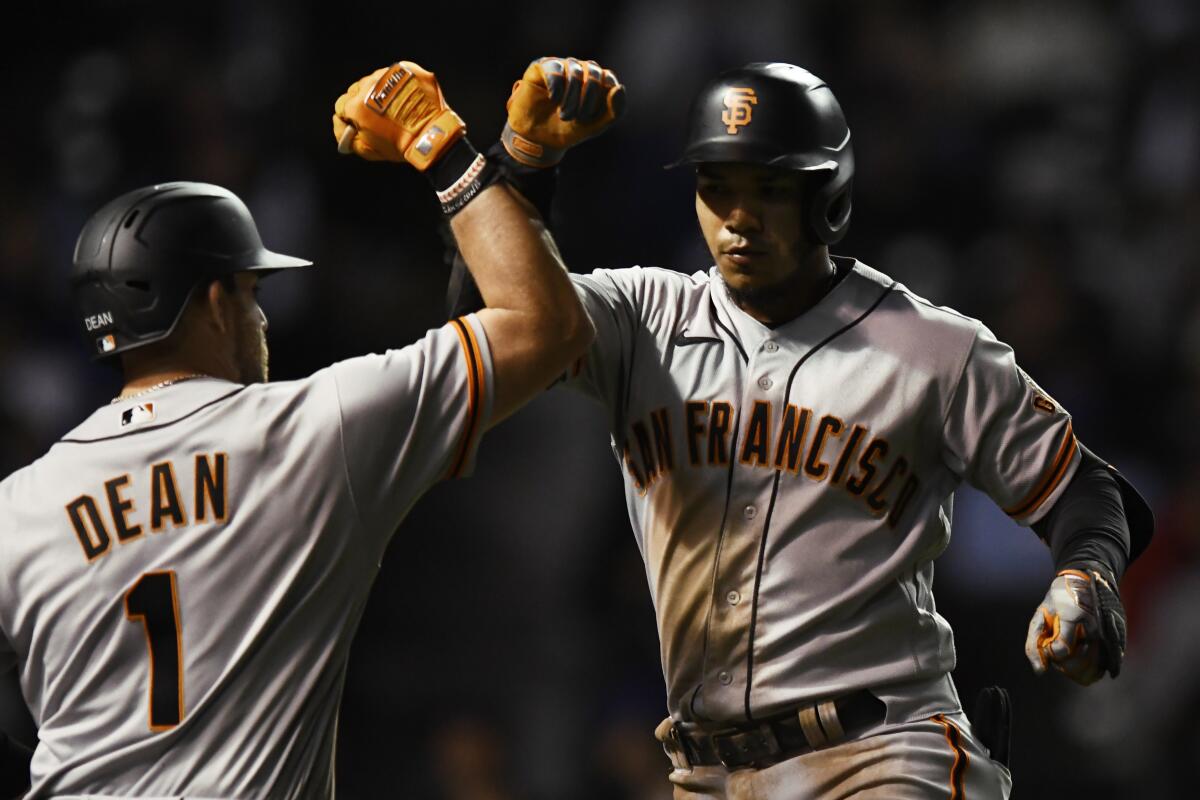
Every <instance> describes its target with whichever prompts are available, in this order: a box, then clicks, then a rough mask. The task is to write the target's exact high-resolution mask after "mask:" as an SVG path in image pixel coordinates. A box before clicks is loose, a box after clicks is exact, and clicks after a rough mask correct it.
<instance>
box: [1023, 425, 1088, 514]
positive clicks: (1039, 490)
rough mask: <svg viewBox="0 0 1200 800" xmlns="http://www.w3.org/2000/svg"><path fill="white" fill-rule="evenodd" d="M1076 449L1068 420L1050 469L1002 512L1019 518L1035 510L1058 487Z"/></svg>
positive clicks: (1077, 444)
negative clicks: (1026, 492) (1037, 482)
mask: <svg viewBox="0 0 1200 800" xmlns="http://www.w3.org/2000/svg"><path fill="white" fill-rule="evenodd" d="M1078 449H1079V442H1078V441H1076V439H1075V433H1074V432H1073V431H1072V430H1071V422H1070V421H1069V420H1068V421H1067V430H1066V432H1065V433H1064V434H1063V440H1062V444H1060V445H1059V446H1058V454H1057V455H1056V456H1055V457H1054V463H1053V464H1051V465H1050V469H1048V470H1047V471H1046V475H1045V477H1044V478H1043V479H1042V481H1041V482H1040V483H1039V484H1037V486H1035V487H1034V489H1033V491H1031V492H1030V493H1029V494H1028V495H1026V496H1025V498H1024V499H1023V500H1021V502H1019V503H1017V504H1016V505H1015V506H1011V507H1009V508H1006V509H1004V513H1005V514H1008V515H1009V516H1010V517H1014V518H1020V517H1024V516H1027V515H1029V514H1032V513H1033V512H1034V511H1036V510H1037V509H1038V508H1039V507H1040V506H1041V505H1042V503H1044V502H1046V498H1047V497H1049V496H1050V495H1052V494H1053V493H1054V490H1055V489H1057V488H1058V484H1059V483H1060V482H1061V481H1062V479H1063V476H1064V475H1066V474H1067V467H1069V466H1071V461H1073V460H1074V458H1075V451H1076V450H1078Z"/></svg>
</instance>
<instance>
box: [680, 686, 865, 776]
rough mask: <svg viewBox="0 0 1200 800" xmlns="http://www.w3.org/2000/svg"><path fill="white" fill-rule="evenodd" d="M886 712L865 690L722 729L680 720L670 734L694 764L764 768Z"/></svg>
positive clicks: (833, 740)
mask: <svg viewBox="0 0 1200 800" xmlns="http://www.w3.org/2000/svg"><path fill="white" fill-rule="evenodd" d="M886 713H887V706H886V705H884V703H883V701H882V700H880V699H879V698H878V697H876V696H875V695H873V694H871V693H870V692H868V691H866V690H865V689H864V690H861V691H858V692H854V693H853V694H848V695H845V696H844V697H839V698H837V699H836V700H827V701H825V702H822V703H816V704H813V705H804V706H797V707H795V708H792V709H789V710H788V711H785V712H782V713H780V714H776V715H774V716H771V717H768V718H766V719H763V720H758V721H756V722H746V723H742V724H739V725H732V726H728V727H723V728H716V729H705V728H703V727H700V726H698V725H696V724H695V723H683V724H682V725H680V724H679V723H676V724H675V725H674V726H673V730H672V732H671V734H670V737H671V738H672V739H674V740H675V743H677V744H678V746H679V747H680V749H682V750H683V754H684V755H685V756H686V757H687V760H688V762H689V763H690V764H692V765H693V766H716V765H718V764H719V765H721V766H724V767H725V768H726V769H739V768H742V767H764V766H768V765H770V764H775V763H778V762H780V761H785V760H787V759H789V758H794V757H795V756H798V755H803V754H804V753H808V752H811V751H813V750H819V749H821V748H823V747H830V746H832V745H835V744H838V743H839V742H842V741H845V740H846V739H850V738H853V737H854V736H856V735H857V734H859V733H861V732H863V731H865V730H866V729H868V728H870V727H872V726H873V725H876V724H878V723H880V722H883V719H884V716H885V715H886Z"/></svg>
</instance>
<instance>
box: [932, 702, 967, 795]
mask: <svg viewBox="0 0 1200 800" xmlns="http://www.w3.org/2000/svg"><path fill="white" fill-rule="evenodd" d="M933 721H934V722H936V723H937V724H939V725H941V726H942V729H943V730H944V731H945V734H946V741H947V742H948V743H949V744H950V749H951V750H953V751H954V763H953V764H952V765H951V766H950V800H965V798H966V796H967V795H966V789H965V788H964V787H963V783H964V778H965V776H966V772H967V764H968V762H969V761H970V756H968V755H967V751H966V750H964V749H963V746H962V732H961V731H959V729H958V727H957V726H956V725H955V724H954V723H953V722H951V721H950V720H948V719H946V716H945V715H944V714H936V715H935V716H934V717H933Z"/></svg>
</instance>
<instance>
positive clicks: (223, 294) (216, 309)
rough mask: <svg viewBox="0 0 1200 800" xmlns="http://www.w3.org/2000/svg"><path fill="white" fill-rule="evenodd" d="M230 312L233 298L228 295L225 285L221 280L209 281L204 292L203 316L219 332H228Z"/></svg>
mask: <svg viewBox="0 0 1200 800" xmlns="http://www.w3.org/2000/svg"><path fill="white" fill-rule="evenodd" d="M232 312H233V298H232V297H230V296H229V292H228V291H226V289H225V285H224V284H223V283H221V281H210V282H209V284H208V289H207V290H206V291H205V294H204V318H205V319H206V320H207V321H208V322H209V324H211V325H212V326H213V327H215V328H216V329H217V331H218V332H219V333H228V332H229V330H230V324H231V323H230V315H231V313H232Z"/></svg>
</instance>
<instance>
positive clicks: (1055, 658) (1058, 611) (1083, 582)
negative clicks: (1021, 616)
mask: <svg viewBox="0 0 1200 800" xmlns="http://www.w3.org/2000/svg"><path fill="white" fill-rule="evenodd" d="M1025 655H1026V657H1027V658H1028V659H1029V663H1030V664H1031V665H1032V666H1033V671H1034V672H1035V673H1037V674H1039V675H1040V674H1042V673H1044V672H1046V670H1047V669H1048V668H1049V667H1054V669H1056V670H1058V671H1059V672H1061V673H1063V674H1064V675H1066V676H1067V677H1068V678H1070V679H1071V680H1073V681H1075V682H1076V683H1079V684H1082V685H1084V686H1087V685H1088V684H1091V683H1095V682H1096V681H1097V680H1099V679H1100V677H1101V676H1102V675H1104V673H1105V672H1108V674H1109V675H1111V676H1112V677H1114V678H1115V677H1117V675H1119V674H1120V672H1121V661H1122V659H1124V658H1125V608H1124V606H1122V605H1121V597H1120V595H1118V594H1117V582H1116V580H1115V579H1114V577H1113V576H1112V574H1111V573H1109V572H1108V570H1107V569H1105V568H1103V567H1101V566H1100V565H1099V564H1096V563H1088V564H1084V565H1081V566H1080V568H1079V569H1064V570H1063V571H1062V572H1059V573H1058V575H1057V576H1056V577H1055V578H1054V581H1053V582H1052V583H1051V584H1050V590H1049V591H1048V592H1046V597H1045V599H1043V600H1042V605H1041V606H1040V607H1039V608H1038V610H1037V613H1035V614H1034V615H1033V619H1032V620H1031V621H1030V623H1029V634H1028V636H1027V637H1026V638H1025Z"/></svg>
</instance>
